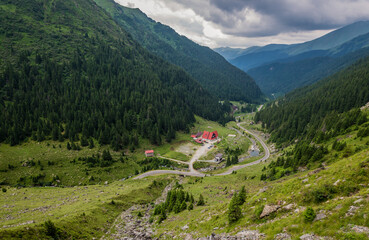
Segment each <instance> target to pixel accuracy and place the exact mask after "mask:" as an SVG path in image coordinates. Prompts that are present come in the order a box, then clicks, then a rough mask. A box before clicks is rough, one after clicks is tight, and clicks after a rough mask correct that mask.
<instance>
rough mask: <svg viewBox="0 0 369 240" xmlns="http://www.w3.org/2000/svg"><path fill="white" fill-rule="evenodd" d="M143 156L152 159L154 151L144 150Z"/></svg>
mask: <svg viewBox="0 0 369 240" xmlns="http://www.w3.org/2000/svg"><path fill="white" fill-rule="evenodd" d="M145 155H146V157H154V150H146V151H145Z"/></svg>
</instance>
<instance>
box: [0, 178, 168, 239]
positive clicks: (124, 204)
mask: <svg viewBox="0 0 369 240" xmlns="http://www.w3.org/2000/svg"><path fill="white" fill-rule="evenodd" d="M167 183H168V181H167V180H164V179H162V178H155V179H154V180H152V181H149V180H142V181H140V180H139V181H137V180H135V181H130V180H128V181H125V182H114V183H111V184H109V185H91V186H88V187H86V186H85V187H82V186H81V187H73V188H21V189H17V188H9V190H8V191H7V192H6V195H3V196H2V197H1V198H0V204H1V206H3V210H4V211H1V213H0V216H1V218H5V217H6V216H8V215H9V214H10V215H11V216H14V217H13V218H12V219H8V220H7V221H6V222H3V223H2V230H1V231H0V238H1V239H48V238H50V237H53V238H55V237H58V238H59V239H72V238H74V239H90V238H93V237H101V236H102V235H103V234H104V232H105V231H106V230H108V229H109V227H110V224H111V223H112V222H113V221H114V219H115V218H116V217H117V216H118V215H119V214H120V213H121V212H122V211H124V210H126V209H128V208H130V207H131V206H132V205H134V204H148V203H151V202H152V201H154V200H155V199H156V198H158V197H159V196H160V195H161V192H162V191H163V189H164V187H165V186H166V185H167ZM112 203H114V204H112ZM19 212H22V214H19Z"/></svg>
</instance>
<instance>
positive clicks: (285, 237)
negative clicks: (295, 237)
mask: <svg viewBox="0 0 369 240" xmlns="http://www.w3.org/2000/svg"><path fill="white" fill-rule="evenodd" d="M289 239H291V235H289V234H288V233H278V234H276V235H275V236H274V240H289Z"/></svg>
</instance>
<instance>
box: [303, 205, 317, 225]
mask: <svg viewBox="0 0 369 240" xmlns="http://www.w3.org/2000/svg"><path fill="white" fill-rule="evenodd" d="M315 217H316V214H315V212H314V209H313V208H312V207H308V208H307V209H306V210H305V212H304V220H305V222H312V221H314V219H315Z"/></svg>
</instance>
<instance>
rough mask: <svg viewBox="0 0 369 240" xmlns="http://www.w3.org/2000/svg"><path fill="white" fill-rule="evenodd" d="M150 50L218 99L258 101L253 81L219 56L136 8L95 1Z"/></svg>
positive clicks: (257, 88) (260, 94) (103, 0)
mask: <svg viewBox="0 0 369 240" xmlns="http://www.w3.org/2000/svg"><path fill="white" fill-rule="evenodd" d="M95 2H96V3H97V4H98V5H100V6H101V7H103V8H104V9H105V10H106V11H107V12H109V13H110V14H111V15H112V17H113V18H114V19H115V20H116V21H117V23H118V24H120V25H121V26H123V27H124V29H126V30H127V31H128V32H129V33H130V34H131V35H132V36H133V38H134V39H135V40H137V41H138V42H139V43H140V44H142V46H144V47H145V48H146V49H148V50H149V51H150V52H152V53H154V54H156V55H158V56H160V57H162V58H164V59H165V60H167V61H169V62H171V63H173V64H175V65H177V66H180V67H182V68H183V69H185V70H186V71H187V72H188V73H189V74H190V75H191V76H192V77H193V78H195V79H196V80H198V81H199V82H200V84H201V85H202V86H203V87H204V88H205V89H207V90H208V91H209V92H210V93H211V94H213V95H215V96H217V97H218V98H220V99H227V100H244V101H248V102H255V101H259V100H260V98H261V96H262V93H261V91H260V89H259V87H258V86H257V85H256V83H255V82H254V81H253V80H252V79H251V78H250V77H249V76H248V75H247V74H246V73H244V72H243V71H241V70H239V69H237V68H236V67H234V66H232V65H231V64H230V63H228V62H227V61H226V60H225V59H224V58H223V57H222V56H220V55H219V54H217V53H216V52H214V51H212V50H211V49H209V48H207V47H203V46H200V45H198V44H196V43H194V42H192V41H191V40H189V39H187V38H186V37H184V36H180V35H179V34H177V33H176V32H175V31H174V30H173V29H171V28H170V27H168V26H165V25H163V24H161V23H158V22H155V21H154V20H152V19H150V18H148V17H147V16H146V15H145V14H144V13H143V12H141V11H140V10H139V9H130V8H126V7H123V6H120V5H119V4H117V3H115V2H114V1H113V0H95Z"/></svg>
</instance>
